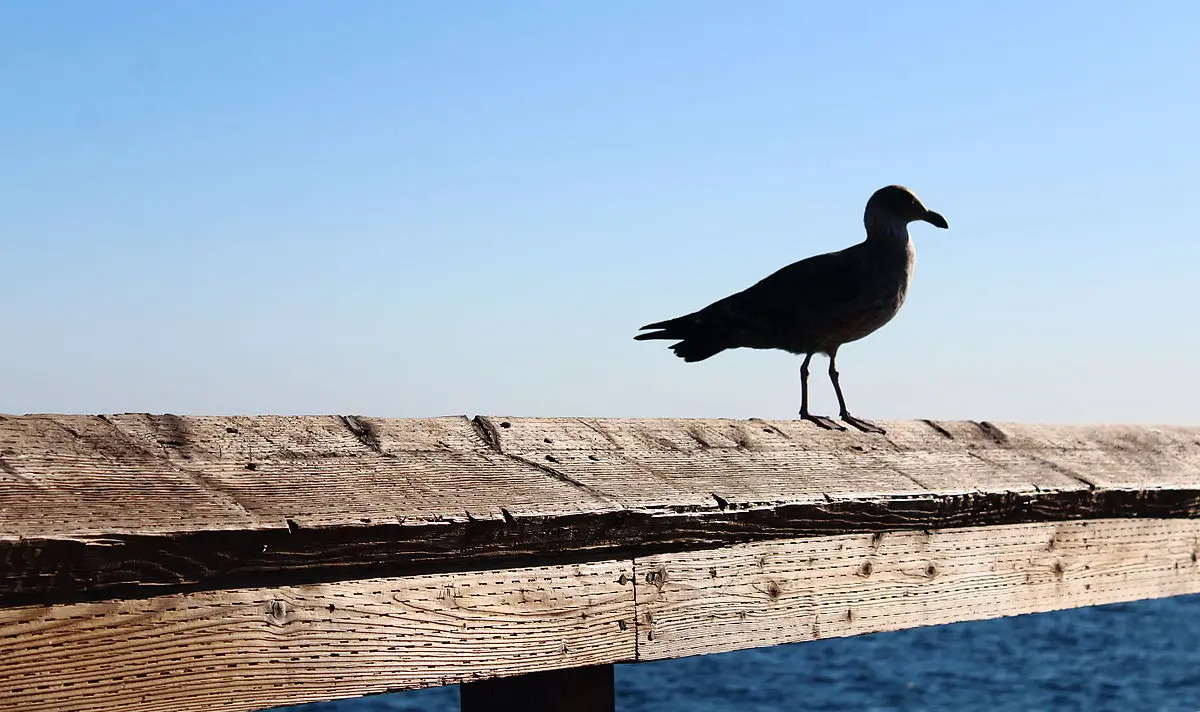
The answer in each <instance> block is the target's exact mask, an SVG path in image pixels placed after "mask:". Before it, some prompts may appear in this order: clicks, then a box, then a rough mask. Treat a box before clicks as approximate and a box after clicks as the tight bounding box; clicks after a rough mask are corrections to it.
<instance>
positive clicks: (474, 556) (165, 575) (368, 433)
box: [0, 414, 1200, 606]
mask: <svg viewBox="0 0 1200 712" xmlns="http://www.w3.org/2000/svg"><path fill="white" fill-rule="evenodd" d="M887 429H888V433H887V435H886V436H879V435H868V434H863V433H856V432H847V433H835V432H830V431H825V430H822V429H820V428H818V427H816V426H814V425H812V424H811V423H806V422H798V421H769V422H768V421H759V420H750V421H734V420H666V419H663V420H620V419H612V420H603V419H580V418H559V419H539V418H493V417H481V418H477V419H476V420H475V421H470V420H467V419H466V418H461V417H454V418H433V419H414V420H388V419H374V418H354V417H345V418H343V417H338V416H314V417H276V416H258V417H240V416H239V417H177V416H161V415H160V416H151V415H144V414H127V415H113V416H60V415H53V416H0V561H4V562H5V564H4V565H3V566H0V606H4V605H22V604H31V603H48V602H52V601H72V600H94V599H96V598H101V597H107V596H139V595H140V596H146V595H157V594H161V593H165V592H168V591H177V592H183V591H190V590H201V589H215V588H221V587H230V586H236V587H247V586H277V585H288V584H296V583H305V582H308V583H315V582H321V581H335V580H340V579H345V578H366V577H375V576H396V575H401V574H417V573H429V572H438V571H457V570H466V569H480V568H491V567H498V566H511V565H536V564H544V563H552V562H560V563H561V562H570V561H579V560H585V559H594V558H597V557H607V558H620V557H630V556H638V555H646V554H649V553H655V552H667V551H678V550H683V549H691V548H697V547H715V546H721V545H725V544H729V543H738V542H747V541H755V540H762V539H769V538H780V537H799V536H807V535H811V534H819V533H824V534H835V533H851V532H871V531H880V530H893V529H928V528H946V527H953V526H977V525H981V524H1002V523H1015V522H1035V521H1062V520H1071V519H1081V518H1099V517H1193V516H1196V514H1197V513H1198V512H1200V428H1174V427H1161V428H1145V427H1128V426H1104V427H1057V426H1026V425H1013V424H1000V425H990V424H978V423H971V422H963V423H927V422H922V421H916V422H899V423H888V424H887Z"/></svg>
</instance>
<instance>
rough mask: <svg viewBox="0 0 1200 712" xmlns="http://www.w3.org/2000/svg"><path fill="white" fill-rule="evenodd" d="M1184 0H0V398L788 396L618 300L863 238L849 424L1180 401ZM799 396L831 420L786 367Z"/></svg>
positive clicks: (743, 278)
mask: <svg viewBox="0 0 1200 712" xmlns="http://www.w3.org/2000/svg"><path fill="white" fill-rule="evenodd" d="M1197 27H1200V4H1197V3H1194V2H1191V1H1190V0H1178V1H1177V2H1153V1H1147V2H1125V3H1117V2H1108V1H1105V0H1089V1H1087V2H1082V1H1079V0H1068V1H1062V2H1053V3H1052V2H1043V1H1041V0H1039V1H1037V2H1033V1H1016V2H1003V3H967V2H957V1H949V0H947V1H945V2H909V3H897V2H865V1H862V0H858V1H853V0H851V1H839V2H825V3H809V2H799V1H796V0H787V1H783V0H780V1H777V2H768V1H765V0H760V1H755V2H745V3H732V2H716V1H713V0H687V1H684V0H672V1H661V2H647V1H646V0H638V1H633V0H606V1H605V2H591V3H582V2H574V3H571V2H550V1H545V2H533V1H527V2H503V3H502V2H488V1H484V0H476V1H474V2H450V1H447V2H418V1H416V0H414V1H412V2H394V1H388V2H382V1H380V2H367V1H365V0H360V1H355V2H343V3H332V2H304V1H289V2H277V1H272V2H249V1H238V2H233V1H224V0H223V1H217V0H213V1H210V2H204V3H197V2H182V1H177V0H156V1H155V2H146V1H142V2H127V1H124V2H123V1H120V0H112V1H110V2H105V3H98V2H90V1H83V0H76V1H66V0H53V1H50V0H48V1H47V2H20V1H19V0H0V258H2V259H0V411H2V412H10V413H12V412H46V411H50V412H121V411H153V412H173V413H184V414H187V413H217V414H222V413H359V414H366V415H377V416H425V415H442V414H457V413H466V414H475V413H492V414H510V415H580V416H584V415H586V416H696V417H700V416H728V417H751V416H757V417H764V418H788V417H793V416H794V414H795V412H796V410H797V407H798V405H799V389H798V381H797V366H798V359H797V358H795V357H793V356H789V355H787V354H783V353H781V352H762V351H748V350H738V351H732V352H726V353H724V354H721V355H720V356H718V357H716V358H713V359H711V360H709V361H706V362H703V363H700V364H684V363H683V362H682V361H680V360H678V359H676V358H675V357H673V356H672V355H671V353H670V352H669V351H668V350H667V349H666V343H667V342H634V341H633V340H632V336H633V335H634V333H635V331H636V329H637V327H639V326H640V325H642V324H644V323H646V322H649V321H655V320H659V319H663V318H667V317H672V316H677V315H679V314H683V313H686V312H688V311H691V310H693V309H696V308H698V307H701V306H704V305H705V304H707V303H709V302H710V301H713V300H715V299H716V298H719V297H722V296H724V295H726V294H728V293H731V292H733V291H737V290H739V289H742V288H744V287H746V286H748V285H749V284H751V283H753V282H754V281H756V280H758V279H759V278H761V277H763V276H765V275H766V274H768V273H770V272H771V271H773V270H775V269H776V268H778V267H780V266H782V265H784V264H787V263H788V262H791V261H794V260H796V259H799V258H802V257H806V256H808V255H811V254H815V253H818V252H824V251H829V250H833V249H839V248H841V247H844V246H847V245H850V244H852V243H854V242H857V241H859V240H860V239H861V237H862V226H861V216H862V208H863V204H864V203H865V201H866V199H867V197H868V196H869V195H870V193H871V192H872V191H873V190H875V189H876V188H878V187H880V186H882V185H886V184H888V183H903V184H906V185H908V186H910V187H912V188H913V189H914V190H916V192H917V193H918V194H919V195H920V196H921V197H922V198H923V199H924V201H925V203H926V204H927V205H928V206H929V207H931V208H933V209H935V210H938V211H940V212H941V213H942V214H944V215H945V216H946V217H947V218H948V220H949V221H950V228H951V229H950V230H949V231H942V230H936V229H934V228H932V227H930V226H928V225H923V224H917V225H914V227H913V230H912V233H913V237H914V239H915V241H916V244H917V251H918V259H917V271H916V276H915V280H914V283H913V286H912V290H911V292H910V297H909V301H908V303H907V304H906V305H905V307H904V309H903V310H902V311H901V313H900V315H899V316H898V317H897V318H896V319H895V320H894V321H893V322H892V323H890V324H889V325H887V326H886V327H884V328H883V329H882V330H881V331H879V332H877V333H876V334H874V335H872V336H870V337H868V338H867V339H865V340H863V341H860V342H857V343H855V344H851V345H849V346H846V347H845V348H844V349H843V350H842V354H841V357H840V358H839V366H840V368H841V371H842V382H843V385H844V387H845V389H846V392H847V396H848V398H849V401H850V405H851V409H852V410H853V411H854V412H855V413H856V414H857V415H859V416H862V417H869V418H881V419H884V418H938V419H955V418H977V419H994V420H1024V421H1039V422H1097V421H1101V422H1103V421H1123V422H1154V423H1178V424H1200V360H1198V359H1197V351H1200V334H1198V333H1197V322H1198V321H1200V318H1198V313H1200V285H1198V282H1197V278H1196V269H1197V263H1198V262H1200V243H1198V237H1200V226H1198V224H1197V221H1196V215H1197V212H1198V209H1200V195H1198V188H1200V140H1198V138H1197V136H1198V135H1197V127H1200V41H1198V40H1197V29H1196V28H1197ZM817 373H818V374H821V376H820V377H815V379H814V384H815V388H816V389H815V391H814V398H815V401H814V410H816V411H817V412H826V413H829V412H832V411H835V410H836V408H835V403H834V400H833V396H832V391H831V389H830V387H829V385H828V382H827V380H825V378H824V375H823V374H824V361H823V360H822V361H821V362H820V363H819V364H818V366H817Z"/></svg>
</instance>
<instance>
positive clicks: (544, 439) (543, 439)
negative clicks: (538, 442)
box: [542, 438, 554, 445]
mask: <svg viewBox="0 0 1200 712" xmlns="http://www.w3.org/2000/svg"><path fill="white" fill-rule="evenodd" d="M542 442H544V443H546V444H547V445H549V444H550V443H552V442H554V441H553V440H551V439H550V438H542Z"/></svg>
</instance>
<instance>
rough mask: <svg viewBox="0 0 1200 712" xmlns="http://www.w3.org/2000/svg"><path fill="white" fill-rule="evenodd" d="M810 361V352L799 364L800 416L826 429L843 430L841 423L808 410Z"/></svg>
mask: <svg viewBox="0 0 1200 712" xmlns="http://www.w3.org/2000/svg"><path fill="white" fill-rule="evenodd" d="M809 361H812V354H807V355H805V357H804V363H802V364H800V418H801V419H802V420H811V421H812V422H814V423H816V424H817V425H819V426H821V427H822V428H825V429H826V430H845V428H843V427H842V426H841V425H838V423H837V422H835V421H834V420H833V419H832V418H826V417H825V416H823V415H813V414H812V413H809V412H808V363H809Z"/></svg>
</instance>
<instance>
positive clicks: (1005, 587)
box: [636, 519, 1200, 660]
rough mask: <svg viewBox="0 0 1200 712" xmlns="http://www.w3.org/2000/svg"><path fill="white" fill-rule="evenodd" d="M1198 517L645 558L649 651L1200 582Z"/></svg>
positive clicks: (641, 592) (1056, 604) (662, 654)
mask: <svg viewBox="0 0 1200 712" xmlns="http://www.w3.org/2000/svg"><path fill="white" fill-rule="evenodd" d="M1198 555H1200V520H1137V519H1130V520H1093V521H1082V522H1063V523H1036V524H1018V525H1006V526H997V527H979V528H969V529H949V530H938V531H931V532H913V531H908V532H896V533H887V534H883V535H870V534H855V535H841V536H832V537H821V538H815V539H807V540H784V541H774V542H758V543H754V544H745V545H738V546H733V547H728V548H724V549H719V550H712V551H694V552H682V553H677V554H667V555H659V556H650V557H647V558H645V559H639V560H637V561H636V569H637V576H636V585H637V587H638V590H637V602H638V619H637V620H638V638H639V646H638V658H639V659H640V660H655V659H664V658H675V657H680V656H684V655H695V654H697V653H714V652H722V651H729V650H740V649H743V648H749V647H757V646H764V645H774V644H779V643H792V642H800V641H807V640H815V639H818V638H831V637H843V636H851V635H860V634H863V633H874V632H879V631H887V630H899V629H903V628H914V627H918V626H927V625H937V624H942V623H951V622H956V621H965V620H980V619H985V618H998V617H1001V616H1011V615H1017V614H1023V613H1034V612H1043V611H1052V610H1059V609H1063V608H1074V607H1080V606H1094V605H1100V604H1105V603H1116V602H1120V601H1133V600H1141V599H1149V598H1162V597H1166V596H1177V595H1181V594H1188V593H1200V565H1198V564H1197V557H1198Z"/></svg>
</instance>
